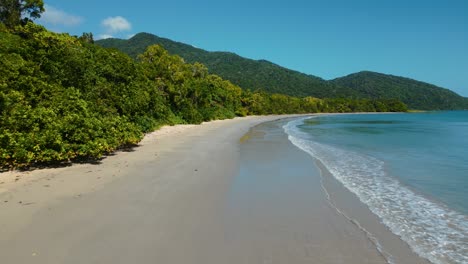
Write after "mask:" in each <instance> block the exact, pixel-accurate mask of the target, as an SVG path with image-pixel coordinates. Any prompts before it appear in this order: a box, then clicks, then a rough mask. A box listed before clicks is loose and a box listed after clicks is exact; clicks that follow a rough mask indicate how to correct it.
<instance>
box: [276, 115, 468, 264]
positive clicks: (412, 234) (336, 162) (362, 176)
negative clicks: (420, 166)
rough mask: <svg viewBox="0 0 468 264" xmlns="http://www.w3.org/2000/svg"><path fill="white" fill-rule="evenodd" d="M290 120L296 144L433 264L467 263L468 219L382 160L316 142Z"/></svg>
mask: <svg viewBox="0 0 468 264" xmlns="http://www.w3.org/2000/svg"><path fill="white" fill-rule="evenodd" d="M305 119H306V118H301V119H297V120H293V121H290V122H289V123H287V124H286V125H285V126H284V127H283V128H284V130H285V132H286V133H287V134H288V137H289V140H290V141H291V142H292V143H293V144H294V145H295V146H297V147H298V148H300V149H302V150H303V151H305V152H307V153H309V154H310V155H311V156H313V157H314V158H316V159H318V160H319V161H320V162H321V163H322V164H323V165H324V166H325V167H326V168H327V169H328V170H329V171H330V173H331V174H332V175H333V176H334V177H335V178H336V179H337V180H338V181H339V182H341V183H342V184H343V185H344V186H345V187H346V188H347V189H348V190H350V191H351V192H352V193H354V194H355V195H356V196H357V197H358V198H359V199H360V200H361V202H363V203H364V204H366V205H367V206H368V207H369V209H370V210H371V211H372V212H373V213H374V214H376V215H377V216H379V218H380V219H381V221H382V222H383V223H384V224H385V225H386V226H388V227H389V229H390V230H391V231H392V232H393V233H394V234H396V235H398V236H399V237H400V238H401V239H402V240H404V241H405V242H407V243H408V244H409V245H410V247H411V248H412V249H413V251H414V252H416V253H417V254H418V255H420V256H421V257H424V258H426V259H428V260H430V261H431V262H433V263H435V264H442V263H468V218H467V216H465V215H463V214H461V213H458V212H456V211H453V210H451V209H449V208H447V207H446V206H444V205H443V204H440V203H437V202H434V201H431V200H429V199H428V198H426V197H424V196H422V195H420V194H417V193H416V192H414V191H413V190H411V189H410V188H408V187H406V186H404V185H402V184H401V183H400V182H399V181H398V180H397V179H396V178H393V177H391V176H390V175H388V174H387V173H386V172H385V170H384V165H385V164H384V162H383V161H381V160H379V159H377V158H374V157H370V156H367V155H363V154H361V153H356V152H352V151H348V150H344V149H340V148H337V147H334V146H329V145H326V144H322V143H318V142H314V141H313V140H311V139H310V136H308V134H306V133H304V132H301V131H300V129H299V128H298V125H301V124H303V123H304V120H305Z"/></svg>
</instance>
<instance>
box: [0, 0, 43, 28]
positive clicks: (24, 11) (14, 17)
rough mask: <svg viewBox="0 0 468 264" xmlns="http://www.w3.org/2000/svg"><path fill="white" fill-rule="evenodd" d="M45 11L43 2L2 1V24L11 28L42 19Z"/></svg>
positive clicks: (0, 19) (0, 14)
mask: <svg viewBox="0 0 468 264" xmlns="http://www.w3.org/2000/svg"><path fill="white" fill-rule="evenodd" d="M44 11H45V9H44V2H43V1H42V0H0V22H1V23H3V24H5V25H6V26H7V27H9V28H12V27H14V26H17V25H20V24H26V23H27V22H29V21H31V20H33V19H36V18H40V17H41V13H43V12H44Z"/></svg>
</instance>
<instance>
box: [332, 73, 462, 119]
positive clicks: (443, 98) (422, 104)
mask: <svg viewBox="0 0 468 264" xmlns="http://www.w3.org/2000/svg"><path fill="white" fill-rule="evenodd" d="M330 82H332V83H334V84H336V85H339V86H345V87H349V88H351V89H353V90H354V91H356V92H357V93H358V94H359V95H360V96H362V97H363V98H373V99H378V98H394V99H398V100H400V101H402V102H404V103H406V104H407V105H408V106H409V107H411V108H413V109H421V110H441V109H463V108H465V109H466V108H468V98H465V97H462V96H460V95H458V94H456V93H454V92H453V91H451V90H449V89H445V88H441V87H438V86H435V85H432V84H429V83H424V82H420V81H416V80H413V79H409V78H404V77H399V76H393V75H387V74H382V73H377V72H369V71H362V72H358V73H354V74H350V75H348V76H345V77H341V78H337V79H334V80H331V81H330Z"/></svg>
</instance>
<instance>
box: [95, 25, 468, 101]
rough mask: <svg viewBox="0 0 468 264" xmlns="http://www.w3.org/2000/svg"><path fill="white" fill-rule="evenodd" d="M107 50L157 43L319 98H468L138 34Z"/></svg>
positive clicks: (253, 85) (238, 77) (256, 84)
mask: <svg viewBox="0 0 468 264" xmlns="http://www.w3.org/2000/svg"><path fill="white" fill-rule="evenodd" d="M96 43H97V44H99V45H101V46H103V47H113V48H117V49H119V50H121V51H123V52H125V53H127V54H129V55H130V56H131V57H133V58H135V57H136V56H137V54H140V53H142V52H144V50H146V48H147V47H148V46H150V45H153V44H159V45H162V46H163V47H164V48H165V49H167V50H168V51H169V52H170V53H171V54H177V55H179V56H181V57H182V58H183V59H184V60H185V61H187V62H190V63H194V62H200V63H203V64H204V65H206V66H207V67H208V68H209V69H210V73H213V74H216V75H219V76H220V77H222V78H224V79H226V80H229V81H231V82H232V83H234V84H236V85H239V86H240V87H242V88H244V89H250V90H253V91H255V90H264V91H267V92H269V93H280V94H287V95H290V96H299V97H302V96H313V97H318V98H353V99H379V100H380V99H398V100H401V101H403V102H404V103H406V104H407V105H408V106H409V107H410V108H412V109H427V110H437V109H467V108H468V98H464V97H461V96H459V95H458V94H455V93H454V92H452V91H450V90H447V89H444V88H440V87H437V86H434V85H431V84H427V83H422V82H417V81H414V80H410V79H407V78H402V77H396V76H391V75H384V74H377V73H371V72H362V73H357V74H352V75H349V76H346V77H343V78H338V79H335V80H332V81H325V80H323V79H321V78H319V77H316V76H312V75H306V74H303V73H300V72H297V71H293V70H289V69H286V68H283V67H281V66H279V65H276V64H273V63H271V62H268V61H265V60H259V61H256V60H251V59H246V58H243V57H241V56H238V55H236V54H234V53H229V52H208V51H205V50H202V49H198V48H195V47H193V46H190V45H187V44H183V43H179V42H175V41H172V40H169V39H165V38H160V37H157V36H155V35H152V34H148V33H140V34H137V35H135V36H134V37H133V38H131V39H129V40H121V39H104V40H100V41H97V42H96Z"/></svg>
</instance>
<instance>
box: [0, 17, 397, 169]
mask: <svg viewBox="0 0 468 264" xmlns="http://www.w3.org/2000/svg"><path fill="white" fill-rule="evenodd" d="M92 42H93V41H92V35H91V34H89V33H88V34H84V35H83V36H81V37H79V38H78V37H73V36H69V35H68V34H57V33H53V32H50V31H47V30H46V29H45V28H43V27H41V26H38V25H35V24H33V23H27V24H25V25H24V26H21V25H20V26H16V27H11V28H7V27H6V26H5V25H4V24H2V23H0V167H3V168H11V167H24V166H29V165H30V164H34V163H51V162H54V163H55V162H61V161H69V160H74V159H88V158H98V157H101V156H102V155H105V154H106V153H109V152H112V151H114V150H116V149H118V148H120V147H122V146H126V145H133V144H136V143H138V142H139V140H140V139H141V138H142V136H143V135H144V133H146V132H149V131H152V130H154V129H156V128H157V127H158V126H161V125H163V124H176V123H200V122H202V121H208V120H213V119H223V118H232V117H235V116H245V115H255V114H285V113H310V112H350V111H405V110H406V106H405V105H404V104H403V103H401V102H399V101H395V100H379V101H377V100H349V99H317V98H312V97H306V98H298V97H291V96H286V95H281V94H269V93H266V92H251V91H248V90H242V89H241V88H240V87H238V86H236V85H234V84H232V83H231V82H229V81H226V80H223V79H222V78H221V77H218V76H216V75H213V74H209V73H208V69H207V68H206V67H205V66H204V65H202V64H200V63H194V64H188V63H185V62H184V60H183V59H182V58H180V57H179V56H175V55H174V56H173V55H170V54H169V53H168V52H167V51H166V50H165V49H163V48H162V47H160V46H158V45H153V46H150V47H148V48H147V49H146V51H145V52H143V54H141V55H139V56H138V58H137V60H134V59H132V58H130V57H129V56H128V55H126V54H124V53H122V52H120V51H118V50H116V49H106V48H102V47H100V46H97V45H94V44H92Z"/></svg>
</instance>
